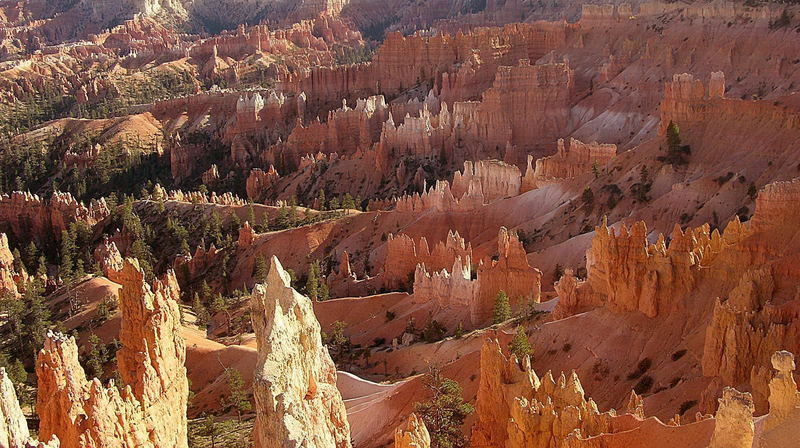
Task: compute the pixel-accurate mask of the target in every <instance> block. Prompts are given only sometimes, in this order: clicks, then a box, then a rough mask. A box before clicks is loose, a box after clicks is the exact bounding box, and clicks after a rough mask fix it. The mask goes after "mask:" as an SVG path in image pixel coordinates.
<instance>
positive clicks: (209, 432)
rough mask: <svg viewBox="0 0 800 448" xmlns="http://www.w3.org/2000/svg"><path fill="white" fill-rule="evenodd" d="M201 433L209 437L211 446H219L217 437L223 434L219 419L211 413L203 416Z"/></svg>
mask: <svg viewBox="0 0 800 448" xmlns="http://www.w3.org/2000/svg"><path fill="white" fill-rule="evenodd" d="M200 433H201V435H202V436H204V437H206V438H208V441H209V443H211V445H210V447H211V448H216V447H217V439H219V436H220V435H221V434H222V431H221V428H220V426H219V424H218V423H217V419H216V418H215V417H214V416H213V415H211V414H209V415H206V416H205V418H203V423H202V425H201V426H200Z"/></svg>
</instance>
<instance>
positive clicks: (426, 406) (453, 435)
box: [414, 368, 474, 448]
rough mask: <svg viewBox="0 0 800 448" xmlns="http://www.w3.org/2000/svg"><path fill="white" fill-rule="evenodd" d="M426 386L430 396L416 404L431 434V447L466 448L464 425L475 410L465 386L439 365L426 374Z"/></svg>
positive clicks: (418, 413) (416, 408) (416, 409)
mask: <svg viewBox="0 0 800 448" xmlns="http://www.w3.org/2000/svg"><path fill="white" fill-rule="evenodd" d="M424 381H425V387H426V388H427V389H428V391H429V393H430V399H429V400H428V401H424V402H421V403H417V404H416V405H415V406H414V408H415V412H416V413H417V415H419V416H420V418H421V419H422V421H423V422H424V423H425V426H426V427H427V428H428V432H429V433H430V436H431V448H463V447H465V446H466V445H467V440H466V438H465V436H464V433H463V432H462V431H461V425H462V424H463V423H464V420H465V419H466V418H467V416H469V414H471V413H472V412H473V410H474V408H473V407H472V405H471V404H469V403H466V402H464V398H463V397H462V395H461V386H460V385H459V384H458V383H457V382H455V381H453V380H451V379H449V378H445V377H444V376H442V374H441V372H440V371H439V370H438V369H436V368H431V370H430V372H429V373H428V374H426V375H425V380H424Z"/></svg>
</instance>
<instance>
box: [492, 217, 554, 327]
mask: <svg viewBox="0 0 800 448" xmlns="http://www.w3.org/2000/svg"><path fill="white" fill-rule="evenodd" d="M477 281H478V291H477V292H478V299H477V302H478V303H479V304H480V305H479V307H478V309H477V313H478V319H479V320H481V321H488V320H489V319H490V318H491V315H492V309H493V308H494V302H495V298H496V297H497V293H498V292H499V291H503V292H505V293H506V294H507V295H508V298H509V302H510V304H511V308H512V309H513V310H514V311H522V310H523V309H525V308H526V307H528V306H530V305H532V304H533V303H539V301H540V299H541V283H542V273H541V272H540V271H539V270H538V269H536V268H534V267H532V266H531V265H530V264H529V263H528V258H527V256H526V253H525V247H524V246H523V245H522V242H521V241H520V240H519V236H518V235H517V233H516V232H514V231H511V230H508V229H506V228H505V227H501V228H500V230H499V231H498V232H497V257H496V258H495V257H492V258H489V259H486V260H481V261H480V263H479V264H478V268H477Z"/></svg>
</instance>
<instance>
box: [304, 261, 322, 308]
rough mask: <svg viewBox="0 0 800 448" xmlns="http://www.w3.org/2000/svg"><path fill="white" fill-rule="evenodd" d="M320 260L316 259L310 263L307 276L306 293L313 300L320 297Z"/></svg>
mask: <svg viewBox="0 0 800 448" xmlns="http://www.w3.org/2000/svg"><path fill="white" fill-rule="evenodd" d="M319 276H320V272H319V260H314V261H312V262H311V263H310V264H309V265H308V275H307V276H306V294H307V295H308V298H309V299H311V300H317V298H318V297H319V294H318V293H319Z"/></svg>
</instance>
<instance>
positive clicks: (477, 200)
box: [394, 180, 486, 213]
mask: <svg viewBox="0 0 800 448" xmlns="http://www.w3.org/2000/svg"><path fill="white" fill-rule="evenodd" d="M471 186H472V188H470V189H469V190H467V192H466V193H465V194H464V195H463V196H461V198H459V199H457V198H456V197H455V196H453V192H452V190H451V189H450V183H449V182H447V181H446V180H444V181H443V180H439V181H436V184H435V185H434V186H433V187H432V188H430V189H429V190H426V191H425V192H423V193H422V194H419V193H414V194H413V195H410V196H403V197H400V198H397V199H395V201H394V209H395V210H397V211H399V212H416V213H421V212H426V211H436V212H467V211H470V210H474V209H476V208H479V207H481V206H482V205H484V204H485V203H486V200H485V198H484V197H483V192H482V191H481V189H480V188H476V185H475V184H474V183H473V184H471Z"/></svg>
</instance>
